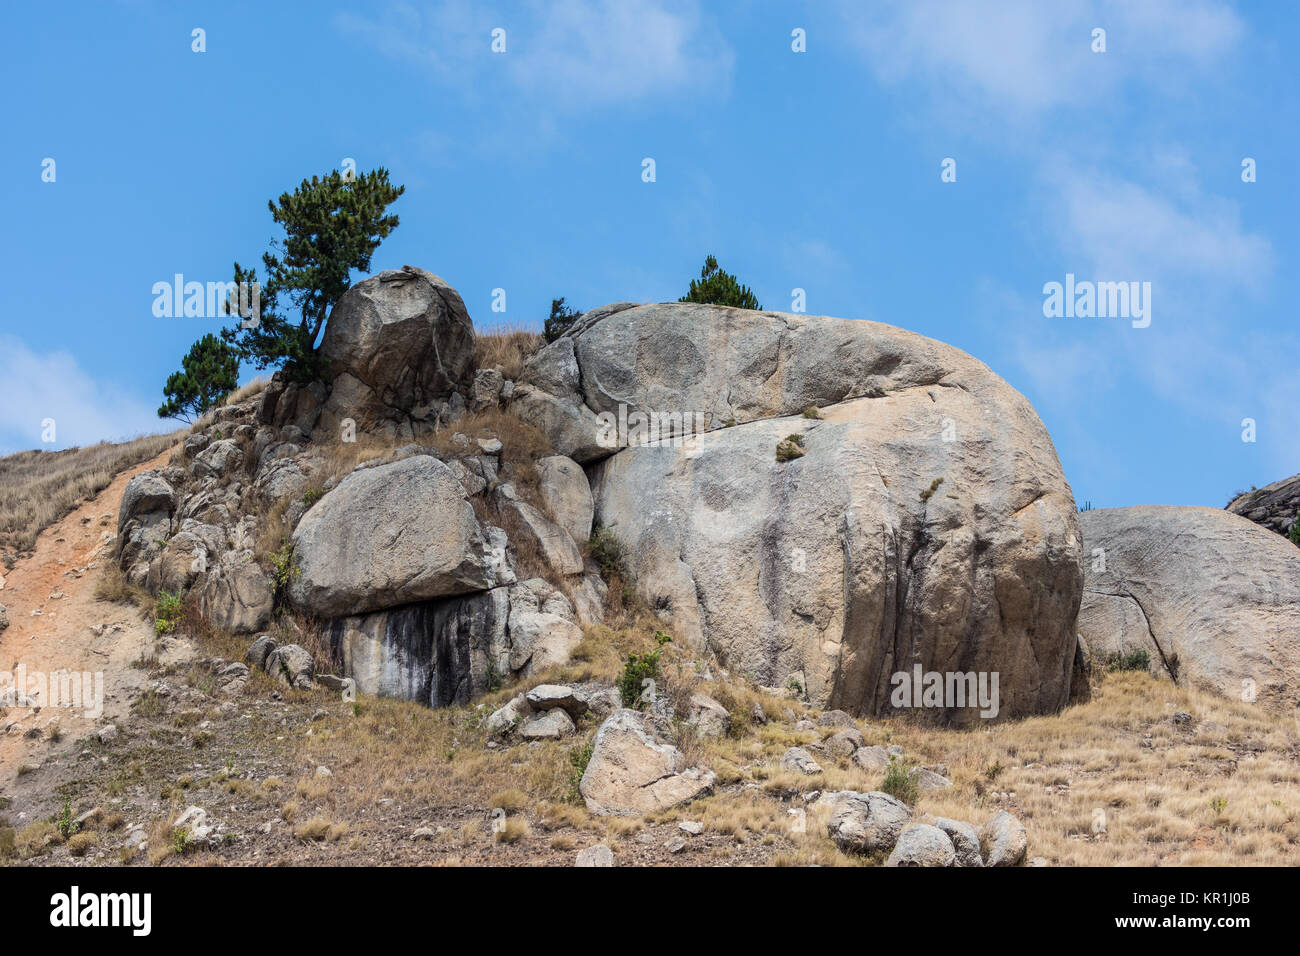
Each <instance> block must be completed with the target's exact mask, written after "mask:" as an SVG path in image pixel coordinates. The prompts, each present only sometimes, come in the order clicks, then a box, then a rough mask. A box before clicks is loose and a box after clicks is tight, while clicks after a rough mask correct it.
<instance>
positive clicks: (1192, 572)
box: [1078, 506, 1300, 708]
mask: <svg viewBox="0 0 1300 956" xmlns="http://www.w3.org/2000/svg"><path fill="white" fill-rule="evenodd" d="M1081 517H1082V519H1083V533H1084V547H1085V549H1086V551H1087V552H1088V553H1089V554H1090V555H1093V557H1092V558H1090V559H1089V560H1088V561H1087V562H1086V577H1085V582H1084V594H1083V602H1082V605H1081V606H1080V608H1079V623H1078V630H1079V633H1080V634H1082V635H1083V638H1084V640H1085V641H1086V642H1087V644H1088V647H1089V649H1090V650H1091V652H1092V656H1093V659H1094V660H1100V661H1104V660H1105V659H1106V658H1107V657H1109V656H1110V655H1112V654H1127V653H1129V652H1131V651H1133V650H1136V649H1144V650H1146V651H1147V653H1148V655H1149V657H1150V660H1151V665H1152V670H1153V671H1156V672H1158V673H1163V674H1165V675H1168V676H1171V677H1175V676H1176V680H1177V682H1178V683H1180V684H1190V685H1192V686H1195V687H1198V688H1200V689H1203V690H1210V691H1214V692H1217V693H1220V694H1223V695H1225V696H1227V697H1231V698H1234V699H1237V700H1243V699H1251V698H1252V697H1253V699H1257V700H1258V701H1260V702H1261V703H1263V704H1265V705H1268V706H1273V707H1281V708H1290V707H1292V706H1294V704H1295V702H1296V699H1297V696H1296V695H1297V690H1296V688H1297V687H1298V686H1300V548H1297V547H1296V546H1295V545H1293V544H1292V543H1291V542H1290V541H1289V540H1287V539H1286V538H1283V537H1281V536H1280V535H1277V534H1274V533H1273V532H1271V531H1269V530H1267V529H1266V528H1264V527H1261V526H1260V525H1257V524H1255V523H1253V522H1252V521H1250V520H1248V519H1246V518H1243V517H1241V516H1240V515H1237V514H1233V513H1231V512H1228V511H1222V510H1220V509H1217V508H1195V507H1172V506H1142V507H1135V508H1106V509H1098V510H1095V511H1087V512H1084V513H1083V515H1082V516H1081ZM1098 549H1100V551H1101V555H1098V553H1097V552H1098ZM1102 556H1104V563H1103V561H1102V560H1101V558H1102Z"/></svg>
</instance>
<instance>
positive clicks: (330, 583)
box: [289, 455, 496, 618]
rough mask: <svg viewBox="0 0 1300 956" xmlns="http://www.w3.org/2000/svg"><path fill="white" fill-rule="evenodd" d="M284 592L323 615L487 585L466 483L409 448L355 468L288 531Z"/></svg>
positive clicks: (491, 579)
mask: <svg viewBox="0 0 1300 956" xmlns="http://www.w3.org/2000/svg"><path fill="white" fill-rule="evenodd" d="M293 546H294V556H295V560H296V561H297V566H298V573H297V574H296V575H295V576H294V577H293V580H292V581H291V583H290V586H289V596H290V598H291V599H292V600H293V602H294V604H296V605H297V606H298V607H300V608H302V609H303V610H305V611H307V612H309V613H312V614H315V615H318V616H320V617H323V618H332V617H339V616H342V615H349V614H356V613H358V612H365V611H376V610H381V609H384V608H392V607H397V606H400V605H404V604H411V603H415V602H419V601H426V600H429V599H430V598H436V597H445V596H450V595H454V594H463V593H466V592H469V591H481V590H485V589H487V588H490V587H492V586H493V585H494V584H495V583H496V580H495V575H494V574H493V572H492V561H491V555H490V548H489V546H488V542H487V539H486V537H485V535H484V533H483V530H482V528H480V527H479V523H478V521H477V520H476V519H475V517H474V509H473V507H472V506H471V505H470V503H469V501H468V500H467V499H466V497H465V491H464V488H463V487H462V486H461V484H460V482H458V481H457V480H456V477H455V475H454V474H453V473H452V471H451V469H449V468H448V467H447V466H446V465H445V464H443V463H442V462H441V461H439V460H438V459H436V458H433V457H431V456H429V455H417V456H413V457H411V458H406V459H403V460H401V461H397V462H394V463H392V464H388V465H381V466H379V467H377V468H365V469H361V470H358V471H354V472H353V473H352V474H350V475H348V476H347V477H346V478H344V479H343V480H342V481H341V482H339V485H338V487H337V488H335V489H334V490H333V491H331V492H330V493H329V494H328V495H326V496H325V497H324V498H323V499H321V501H319V502H318V503H317V504H316V505H315V506H314V507H313V508H312V509H311V510H310V511H308V512H307V514H306V515H304V516H303V518H302V520H301V521H300V522H299V524H298V527H297V530H295V531H294V534H293Z"/></svg>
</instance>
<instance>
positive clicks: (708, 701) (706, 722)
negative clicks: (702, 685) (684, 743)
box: [686, 693, 731, 737]
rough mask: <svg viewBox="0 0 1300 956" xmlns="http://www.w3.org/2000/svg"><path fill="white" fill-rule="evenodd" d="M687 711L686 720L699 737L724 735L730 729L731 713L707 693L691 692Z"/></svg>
mask: <svg viewBox="0 0 1300 956" xmlns="http://www.w3.org/2000/svg"><path fill="white" fill-rule="evenodd" d="M687 712H688V716H687V718H686V719H687V722H688V723H690V724H693V725H694V727H695V732H696V733H697V734H699V735H700V736H701V737H725V736H727V732H728V731H729V730H730V729H731V714H729V713H727V708H725V707H723V706H722V705H721V704H720V703H718V702H717V701H716V700H714V699H713V698H712V697H710V696H709V695H708V694H701V693H695V694H692V695H691V699H690V703H689V704H688V707H687Z"/></svg>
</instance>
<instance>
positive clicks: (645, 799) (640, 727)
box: [578, 710, 715, 816]
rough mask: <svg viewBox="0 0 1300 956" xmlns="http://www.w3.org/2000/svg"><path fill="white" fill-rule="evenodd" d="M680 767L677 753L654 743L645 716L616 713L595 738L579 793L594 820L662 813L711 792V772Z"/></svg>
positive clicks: (623, 711) (671, 748)
mask: <svg viewBox="0 0 1300 956" xmlns="http://www.w3.org/2000/svg"><path fill="white" fill-rule="evenodd" d="M685 763H686V761H685V758H684V757H683V756H682V753H681V751H680V750H678V749H677V748H676V747H674V746H672V745H671V744H666V743H661V742H659V741H658V740H656V739H655V737H654V734H653V732H652V731H651V729H650V728H649V726H648V721H647V719H646V717H645V715H643V714H640V713H638V712H636V711H634V710H618V711H615V712H614V714H613V715H612V716H611V717H610V718H609V719H608V720H606V721H605V722H604V723H603V724H601V725H600V729H599V730H598V731H597V732H596V740H595V744H594V746H593V749H592V753H591V760H590V761H589V762H588V764H587V769H586V771H585V772H584V773H583V775H582V781H581V783H580V784H579V787H578V789H579V792H580V793H581V794H582V798H583V800H584V801H585V802H586V804H587V809H588V810H589V811H590V812H592V813H594V814H596V815H597V816H608V815H618V816H636V815H641V814H646V813H651V812H653V811H655V810H664V809H667V808H669V807H675V806H677V805H679V804H682V803H686V802H688V801H690V800H693V799H695V798H696V797H700V796H704V795H706V794H708V793H710V792H711V791H712V790H713V784H714V781H715V776H714V774H713V773H712V772H711V771H708V770H703V769H700V768H698V767H689V768H688V767H686V766H685Z"/></svg>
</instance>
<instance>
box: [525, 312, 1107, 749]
mask: <svg viewBox="0 0 1300 956" xmlns="http://www.w3.org/2000/svg"><path fill="white" fill-rule="evenodd" d="M598 311H599V310H598ZM548 353H551V354H550V355H548ZM570 363H572V365H573V366H576V371H574V369H572V368H570V367H569V365H570ZM532 374H533V381H534V382H536V383H539V384H537V385H536V386H535V387H537V388H539V389H540V388H542V387H543V386H546V387H549V388H554V389H555V390H556V392H557V393H558V394H559V395H560V396H561V399H560V400H562V401H568V402H577V401H581V402H582V403H583V407H584V408H586V409H587V410H588V412H591V410H592V409H596V410H598V411H601V412H609V411H612V409H613V408H614V407H615V406H616V405H617V403H620V402H621V403H624V404H626V405H628V406H631V407H633V408H635V409H637V410H642V411H647V412H657V411H669V410H673V409H680V410H690V409H693V408H704V409H706V410H708V411H709V413H710V414H711V415H712V416H713V418H712V419H711V421H710V424H711V425H712V426H716V425H718V424H719V421H718V418H719V416H723V417H724V418H725V420H726V421H733V420H734V421H738V422H740V424H736V425H734V426H733V427H726V428H721V429H719V428H716V427H715V428H714V429H713V430H712V431H710V432H708V433H707V434H704V435H701V436H698V437H694V438H691V439H689V440H687V441H685V442H684V443H682V444H680V445H679V447H672V445H671V444H669V445H659V446H641V447H634V448H627V449H624V450H621V451H619V452H618V453H617V454H616V455H614V456H613V457H607V458H605V459H604V460H602V461H600V462H599V463H597V464H594V465H592V466H590V475H591V478H592V486H593V493H594V496H595V500H596V516H597V520H598V521H599V522H600V523H601V524H604V525H606V526H609V527H611V528H612V530H613V531H614V533H615V534H616V535H617V536H618V537H619V538H620V539H621V540H622V541H623V542H624V544H625V545H627V546H628V550H629V553H630V554H631V555H632V556H633V558H632V559H633V562H634V565H635V571H636V574H637V586H638V589H639V590H640V591H641V593H642V596H643V597H644V598H645V599H646V600H647V601H648V602H649V603H650V604H651V605H652V606H653V607H655V608H657V609H658V610H660V611H661V612H663V613H665V614H667V615H668V616H669V617H670V618H671V621H672V624H673V626H674V627H675V628H677V629H678V630H679V631H680V632H684V633H685V635H687V636H688V637H690V638H692V639H694V640H695V641H697V642H706V641H707V642H708V643H709V644H710V645H711V646H712V647H714V648H716V649H717V650H718V652H719V653H720V655H721V656H722V658H723V660H724V661H725V662H726V664H727V666H728V667H731V668H733V669H737V670H739V671H741V672H742V673H745V674H748V675H749V676H751V677H752V678H754V679H756V680H758V681H759V682H760V683H763V684H766V685H776V686H783V685H785V684H786V683H787V681H789V680H791V679H793V680H796V681H798V682H799V683H800V684H801V685H802V686H804V687H805V688H806V690H807V692H808V695H809V697H810V699H811V700H812V701H813V702H814V703H816V704H818V705H823V706H833V707H842V708H844V709H846V710H850V711H853V712H856V713H869V714H879V713H883V712H887V711H889V710H890V709H891V707H892V705H891V701H890V697H891V691H892V689H893V684H892V682H891V677H892V676H893V675H894V674H895V673H897V672H900V671H908V672H910V671H911V670H912V668H913V667H914V665H916V664H920V665H922V667H923V669H924V670H925V671H937V672H940V673H948V672H997V673H998V674H999V692H1000V698H1001V699H1000V707H999V712H998V716H999V717H1008V716H1017V715H1023V714H1031V713H1044V712H1051V711H1054V710H1056V709H1059V708H1060V707H1061V706H1063V705H1064V704H1065V702H1066V701H1067V700H1068V696H1069V687H1070V672H1071V664H1072V662H1073V657H1074V650H1075V645H1076V638H1075V633H1074V618H1075V614H1076V611H1077V609H1078V602H1079V596H1080V593H1081V589H1082V570H1081V567H1080V554H1081V550H1080V544H1081V536H1080V533H1079V526H1078V516H1077V514H1076V510H1075V505H1074V499H1073V496H1072V494H1071V491H1070V487H1069V485H1068V483H1067V482H1066V481H1065V478H1064V475H1063V474H1062V472H1061V468H1060V463H1059V461H1058V459H1057V457H1056V452H1055V449H1054V448H1053V446H1052V443H1051V439H1050V438H1049V437H1048V435H1047V432H1046V430H1045V429H1044V428H1043V425H1042V423H1041V422H1040V421H1039V419H1038V416H1037V415H1036V414H1035V413H1034V410H1033V408H1032V407H1031V406H1030V405H1029V403H1028V402H1027V401H1025V399H1024V398H1023V397H1022V396H1021V395H1020V394H1019V393H1018V392H1016V391H1015V390H1014V389H1012V388H1011V387H1010V386H1009V385H1007V384H1006V383H1005V382H1003V381H1002V380H1001V379H999V378H998V377H997V376H996V375H994V374H993V373H992V372H991V371H990V370H989V369H988V368H987V367H986V366H985V365H983V364H982V363H980V362H978V361H976V360H975V359H973V358H971V357H970V356H968V355H966V354H964V353H962V352H960V351H958V350H956V349H953V348H950V347H949V346H946V345H943V344H942V343H939V342H934V341H932V340H929V339H925V338H923V337H921V336H918V335H915V334H913V333H910V332H905V331H903V330H900V329H894V328H891V327H889V326H885V325H881V324H879V323H872V322H858V321H852V320H845V319H833V318H826V317H805V316H794V315H781V314H773V313H764V312H753V311H745V310H739V309H726V308H716V307H709V306H696V305H658V306H646V307H637V308H623V309H620V310H618V311H615V312H612V313H605V314H604V315H600V316H597V317H596V318H595V319H589V318H584V319H583V320H582V321H580V322H579V323H578V324H577V326H576V327H575V331H573V332H572V333H571V339H570V340H569V341H567V343H566V340H563V339H562V340H560V341H558V342H556V343H554V344H553V345H551V346H549V347H548V348H547V349H546V350H544V351H543V353H541V354H540V355H539V356H538V358H536V359H535V360H534V364H533V367H532ZM565 387H570V390H569V391H567V392H566V391H564V388H565ZM854 396H861V397H854ZM809 405H819V406H821V407H822V414H823V419H822V420H818V419H811V418H804V417H802V416H792V415H791V414H790V413H791V412H794V411H800V410H802V409H804V408H806V407H807V406H809ZM591 413H592V414H593V415H594V412H591ZM580 414H581V413H575V417H574V418H573V419H572V420H577V417H579V416H580ZM772 416H776V417H772ZM796 433H797V434H799V435H801V436H802V439H803V446H802V450H803V451H804V454H803V455H802V456H801V457H796V458H794V459H793V460H789V461H785V462H778V461H777V460H776V459H777V455H776V448H777V445H778V444H779V443H780V442H781V441H782V440H783V439H785V438H787V437H788V436H790V435H791V434H796ZM566 434H568V433H566V432H565V431H563V430H561V431H558V432H556V436H557V437H559V438H561V439H564V438H565V437H566ZM976 710H977V709H976V708H971V707H966V708H955V707H943V708H939V709H938V710H934V709H926V710H925V712H924V713H921V714H920V716H922V717H926V718H936V719H941V720H944V721H946V722H951V723H959V724H962V723H972V722H975V721H976V720H977V719H978V718H977V717H976Z"/></svg>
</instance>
